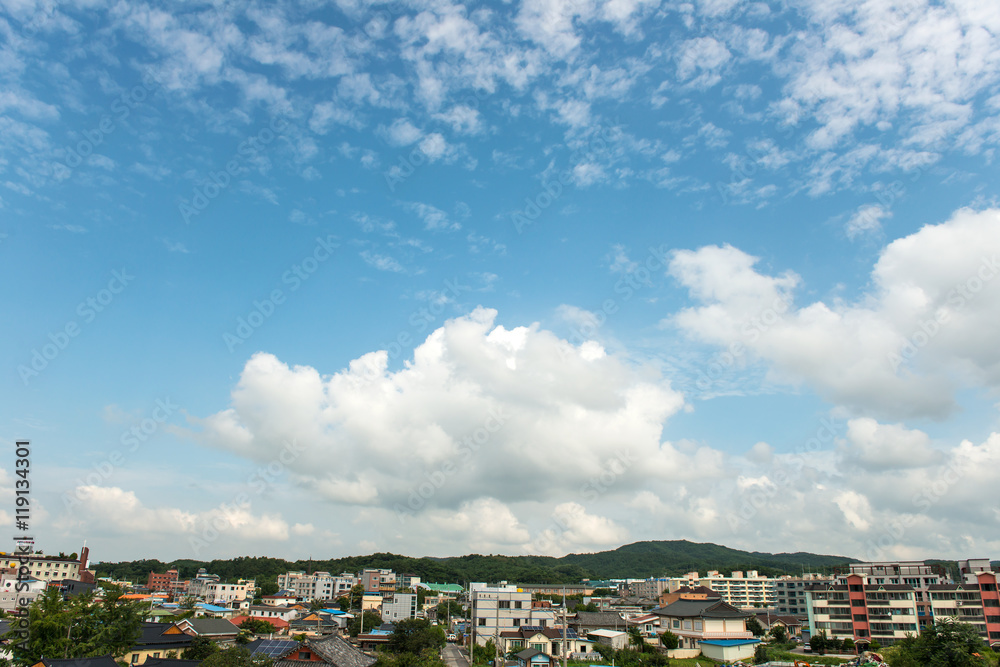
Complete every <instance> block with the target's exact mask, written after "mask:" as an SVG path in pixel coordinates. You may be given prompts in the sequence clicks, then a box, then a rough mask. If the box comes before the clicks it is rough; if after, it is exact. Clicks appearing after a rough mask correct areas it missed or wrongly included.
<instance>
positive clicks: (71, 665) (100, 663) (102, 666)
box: [35, 655, 118, 667]
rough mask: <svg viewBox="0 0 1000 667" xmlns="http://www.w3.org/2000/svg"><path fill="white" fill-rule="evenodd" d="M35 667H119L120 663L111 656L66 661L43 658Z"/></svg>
mask: <svg viewBox="0 0 1000 667" xmlns="http://www.w3.org/2000/svg"><path fill="white" fill-rule="evenodd" d="M35 665H36V667H37V666H38V665H45V667H118V663H117V662H115V659H114V658H112V657H111V656H110V655H102V656H100V657H98V658H68V659H65V660H64V659H61V658H58V659H53V658H42V660H41V661H40V662H38V663H35Z"/></svg>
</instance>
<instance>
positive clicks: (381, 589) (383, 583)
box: [358, 570, 397, 598]
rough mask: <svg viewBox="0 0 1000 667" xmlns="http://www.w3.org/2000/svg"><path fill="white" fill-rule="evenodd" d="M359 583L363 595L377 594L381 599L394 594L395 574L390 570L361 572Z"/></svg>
mask: <svg viewBox="0 0 1000 667" xmlns="http://www.w3.org/2000/svg"><path fill="white" fill-rule="evenodd" d="M360 579H361V580H360V581H359V582H358V583H360V584H361V585H362V586H364V587H365V593H378V594H380V595H381V596H382V597H383V598H387V597H391V596H392V594H393V593H395V592H396V588H397V586H396V573H395V572H393V571H392V570H362V572H361V577H360Z"/></svg>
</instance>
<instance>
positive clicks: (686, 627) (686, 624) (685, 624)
mask: <svg viewBox="0 0 1000 667" xmlns="http://www.w3.org/2000/svg"><path fill="white" fill-rule="evenodd" d="M684 629H685V630H690V629H691V621H688V620H685V621H684Z"/></svg>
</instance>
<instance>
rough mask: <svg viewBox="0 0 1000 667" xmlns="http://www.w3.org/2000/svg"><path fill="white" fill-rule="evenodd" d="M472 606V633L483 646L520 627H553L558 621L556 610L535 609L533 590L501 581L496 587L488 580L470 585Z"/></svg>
mask: <svg viewBox="0 0 1000 667" xmlns="http://www.w3.org/2000/svg"><path fill="white" fill-rule="evenodd" d="M469 589H470V590H469V594H470V598H471V605H472V628H471V630H470V633H472V635H473V636H474V637H475V640H476V642H477V643H478V644H480V645H485V644H486V642H487V641H489V640H491V639H492V640H493V641H494V643H496V642H497V641H498V640H499V638H500V633H501V632H505V631H508V630H517V629H518V628H520V627H523V626H537V627H542V628H544V627H552V626H554V625H555V623H556V615H555V611H553V609H552V608H551V607H550V608H532V605H531V593H529V592H528V591H525V590H523V589H520V588H518V587H517V586H513V585H510V584H508V583H507V582H506V581H502V582H500V583H499V584H498V585H496V586H488V585H486V584H484V583H473V584H469Z"/></svg>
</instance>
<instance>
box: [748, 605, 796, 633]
mask: <svg viewBox="0 0 1000 667" xmlns="http://www.w3.org/2000/svg"><path fill="white" fill-rule="evenodd" d="M756 616H757V622H758V623H760V627H762V628H764V632H770V631H771V628H773V627H775V626H777V625H781V626H784V628H785V634H787V635H788V636H789V637H798V636H800V635H801V634H802V621H800V620H799V619H798V618H797V617H795V616H792V615H790V614H773V613H771V614H769V613H767V612H759V611H758V612H757V614H756Z"/></svg>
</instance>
